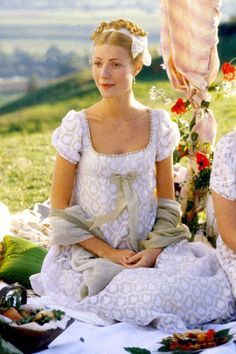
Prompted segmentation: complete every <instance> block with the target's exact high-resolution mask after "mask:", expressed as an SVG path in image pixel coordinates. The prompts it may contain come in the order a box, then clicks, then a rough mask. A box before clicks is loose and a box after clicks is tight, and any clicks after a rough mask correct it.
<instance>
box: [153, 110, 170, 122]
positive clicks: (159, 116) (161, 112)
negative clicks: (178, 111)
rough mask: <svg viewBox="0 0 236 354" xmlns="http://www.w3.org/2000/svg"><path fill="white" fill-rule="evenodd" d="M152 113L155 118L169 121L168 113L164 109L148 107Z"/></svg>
mask: <svg viewBox="0 0 236 354" xmlns="http://www.w3.org/2000/svg"><path fill="white" fill-rule="evenodd" d="M150 110H151V111H152V115H153V117H154V119H156V120H159V121H161V120H163V121H166V120H167V121H171V119H170V114H169V112H167V111H166V110H165V109H158V108H150Z"/></svg>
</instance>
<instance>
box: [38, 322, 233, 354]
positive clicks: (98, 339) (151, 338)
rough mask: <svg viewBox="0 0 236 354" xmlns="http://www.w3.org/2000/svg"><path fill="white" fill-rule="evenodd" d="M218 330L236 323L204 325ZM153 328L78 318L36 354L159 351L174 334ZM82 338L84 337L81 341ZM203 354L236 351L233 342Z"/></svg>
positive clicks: (230, 353)
mask: <svg viewBox="0 0 236 354" xmlns="http://www.w3.org/2000/svg"><path fill="white" fill-rule="evenodd" d="M207 328H214V329H215V330H217V331H219V330H221V329H225V328H231V331H230V332H231V333H235V330H236V322H231V323H227V324H226V325H212V324H211V325H210V326H207V327H205V328H204V329H207ZM171 334H172V333H166V332H162V331H159V330H157V329H156V328H154V327H151V326H147V327H140V326H137V325H132V324H129V323H124V322H122V323H116V324H113V325H111V326H106V327H100V326H93V325H90V324H87V323H82V322H80V321H75V322H74V323H73V324H72V325H71V326H70V327H68V328H67V330H66V331H65V332H63V333H62V334H61V335H60V336H58V337H57V338H56V339H55V340H54V341H53V342H52V343H50V345H49V349H46V350H43V351H41V352H38V353H37V354H64V353H66V354H127V351H125V350H124V347H139V348H146V349H148V350H149V351H150V353H151V354H157V353H158V352H157V349H158V348H159V347H160V346H161V344H160V342H161V340H162V339H163V338H165V337H167V336H168V335H171ZM82 338H83V340H82ZM201 353H202V354H235V344H234V343H233V342H231V343H229V344H226V345H224V346H219V347H216V348H211V349H205V350H203V351H202V352H201Z"/></svg>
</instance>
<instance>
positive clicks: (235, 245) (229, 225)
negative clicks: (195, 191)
mask: <svg viewBox="0 0 236 354" xmlns="http://www.w3.org/2000/svg"><path fill="white" fill-rule="evenodd" d="M212 199H213V205H214V210H215V215H216V222H217V227H218V230H219V233H220V235H221V237H222V240H223V241H224V243H225V244H226V245H227V246H228V247H229V248H231V249H232V250H233V251H236V201H235V200H234V201H232V200H229V199H226V198H223V197H221V196H220V195H219V194H218V193H216V192H214V191H212Z"/></svg>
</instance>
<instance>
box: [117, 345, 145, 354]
mask: <svg viewBox="0 0 236 354" xmlns="http://www.w3.org/2000/svg"><path fill="white" fill-rule="evenodd" d="M124 350H125V351H127V352H129V353H131V354H151V352H150V351H149V350H147V349H145V348H138V347H131V348H129V347H128V348H124Z"/></svg>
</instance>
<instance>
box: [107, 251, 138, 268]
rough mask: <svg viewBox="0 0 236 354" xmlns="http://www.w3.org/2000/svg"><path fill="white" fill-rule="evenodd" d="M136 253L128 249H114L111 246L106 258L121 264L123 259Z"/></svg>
mask: <svg viewBox="0 0 236 354" xmlns="http://www.w3.org/2000/svg"><path fill="white" fill-rule="evenodd" d="M136 254H137V253H135V252H134V251H132V250H130V249H116V248H113V249H112V251H111V252H110V254H109V255H107V257H106V258H108V259H110V260H111V261H113V262H114V263H117V264H121V265H123V264H122V262H123V260H124V259H129V258H130V257H133V256H135V255H136Z"/></svg>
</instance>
